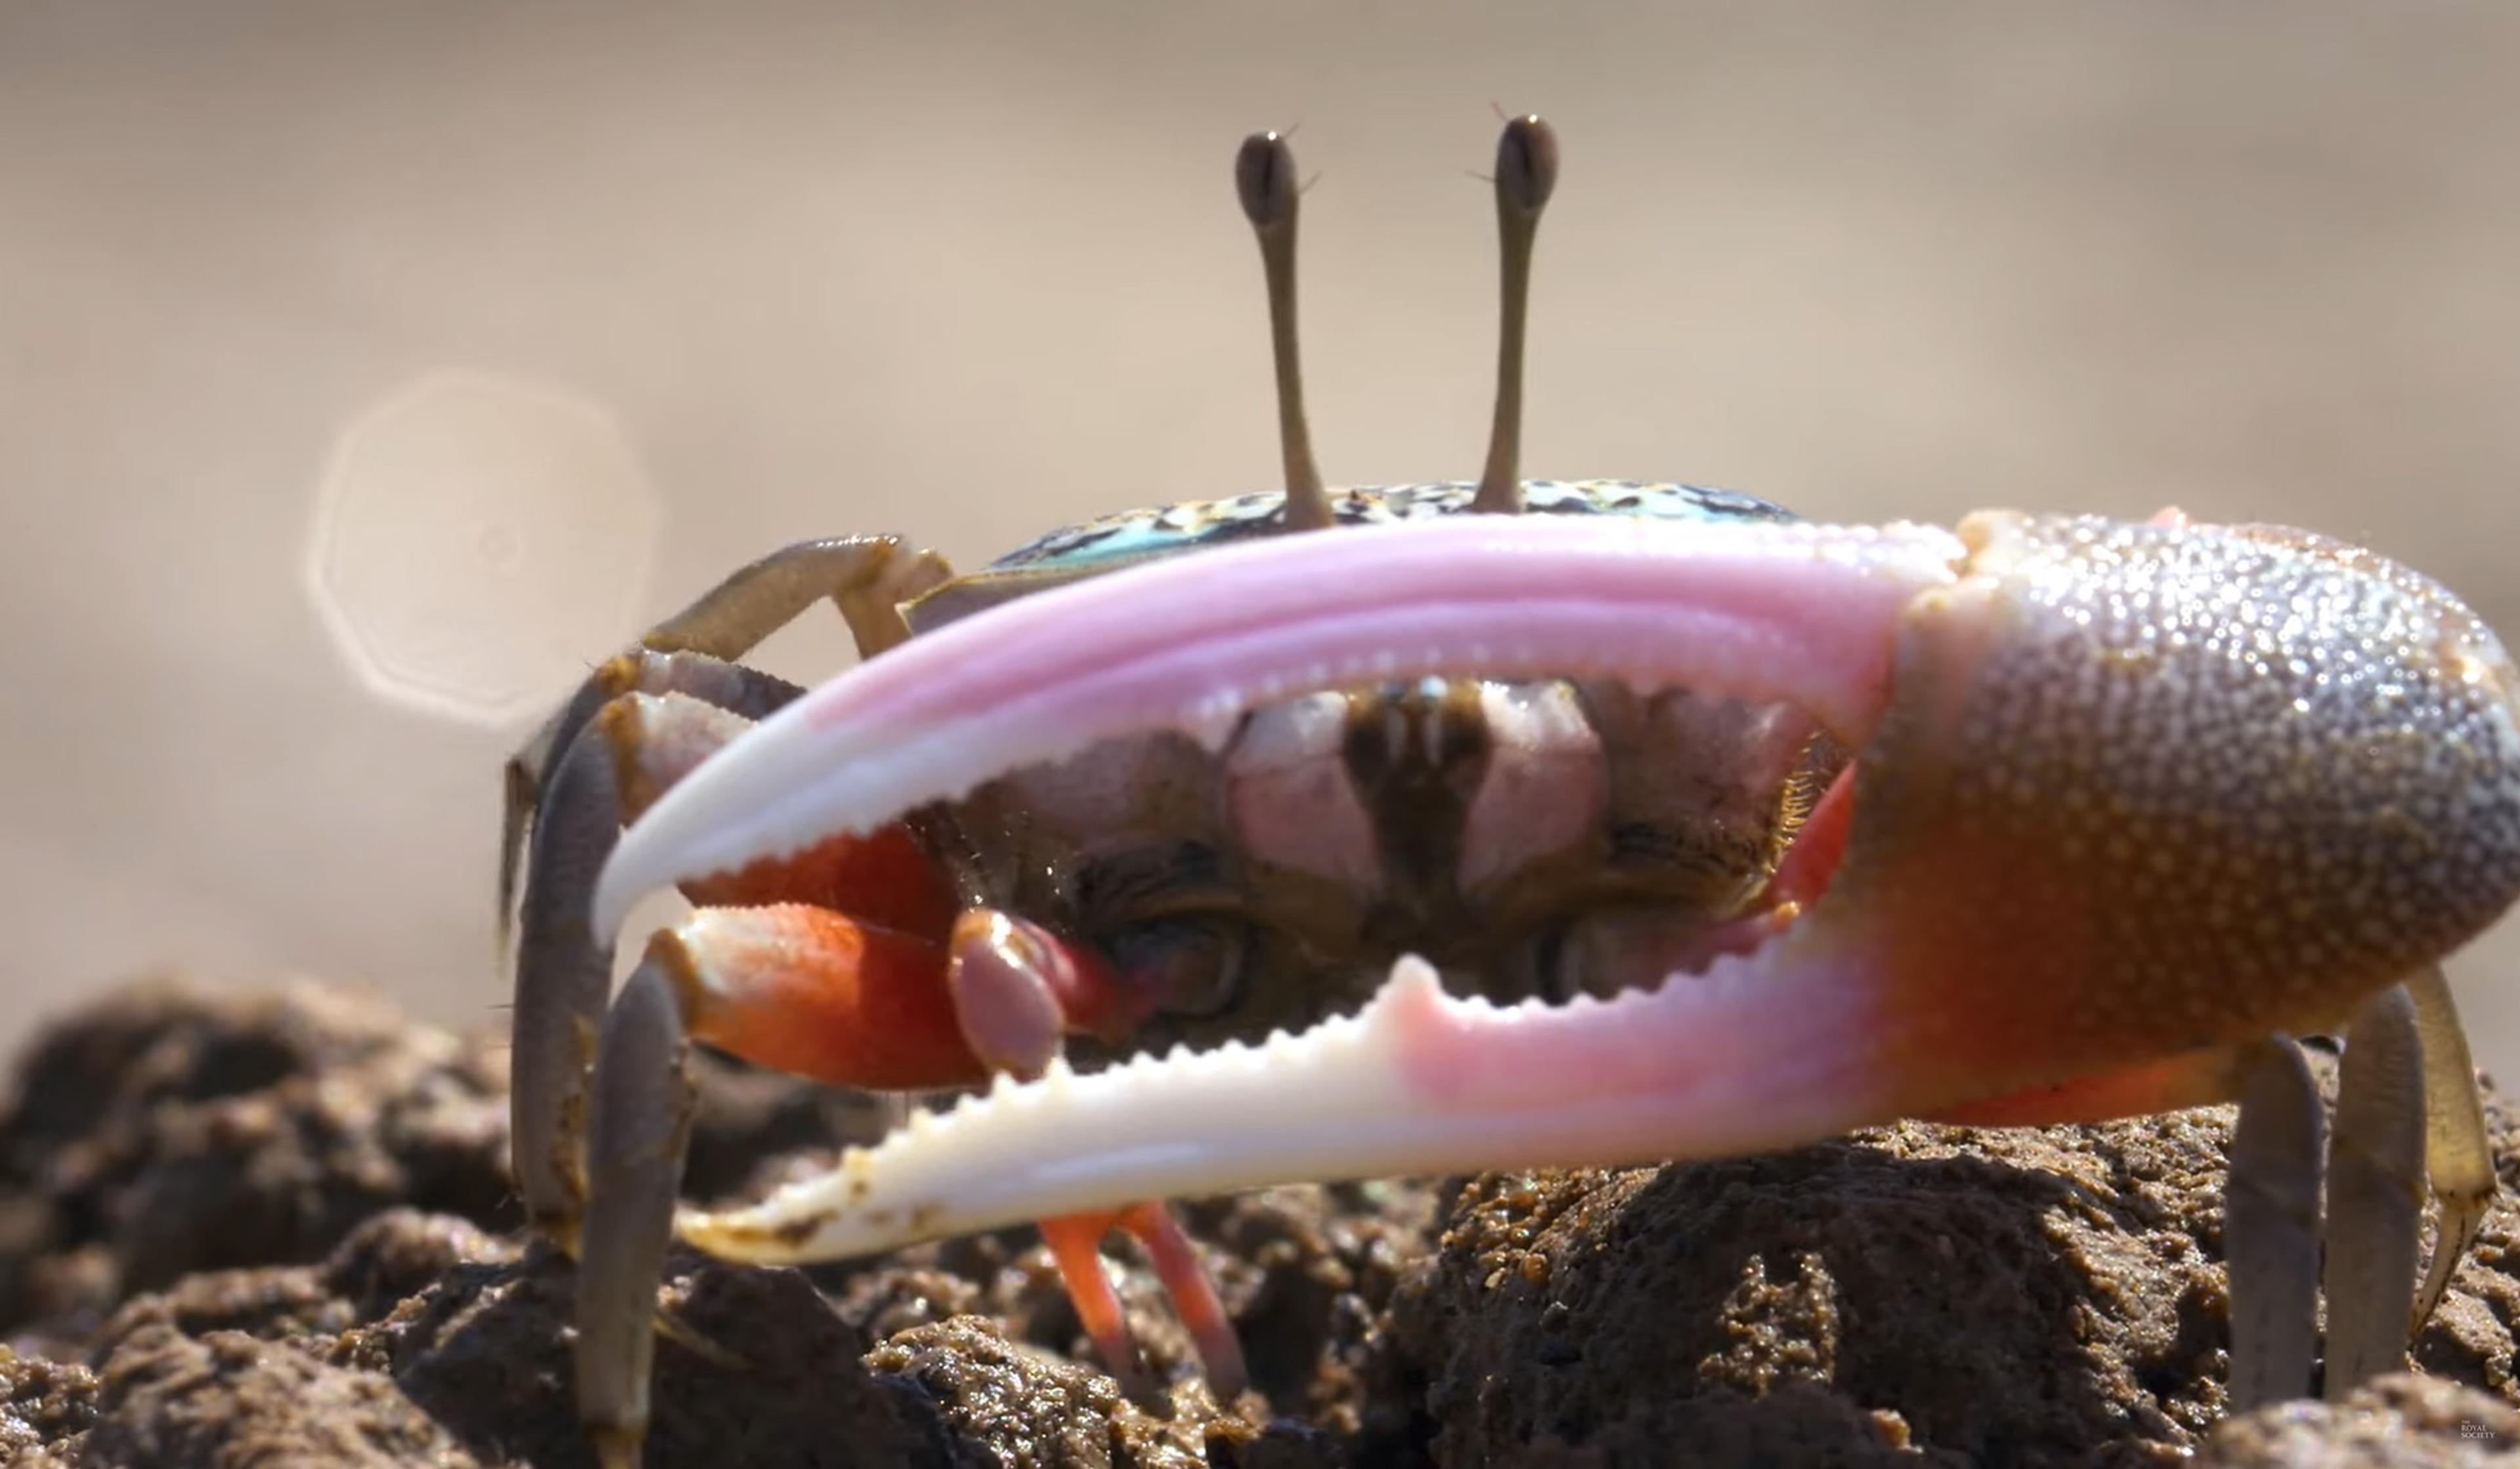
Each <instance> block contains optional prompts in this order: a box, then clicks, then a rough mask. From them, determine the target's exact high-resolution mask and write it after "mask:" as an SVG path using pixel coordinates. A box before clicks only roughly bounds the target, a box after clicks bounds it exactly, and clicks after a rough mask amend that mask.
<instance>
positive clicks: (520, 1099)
mask: <svg viewBox="0 0 2520 1469" xmlns="http://www.w3.org/2000/svg"><path fill="white" fill-rule="evenodd" d="M950 574H951V572H950V568H948V567H947V566H946V564H945V562H944V561H943V560H942V559H941V558H939V557H938V556H935V555H934V554H933V553H930V552H921V551H916V550H914V549H913V548H912V547H910V545H909V544H908V543H907V542H905V541H903V540H902V539H901V538H899V537H897V536H863V537H848V538H841V539H833V540H823V541H805V542H799V543H797V544H796V545H793V546H789V547H787V548H786V549H784V550H781V551H777V552H774V553H772V554H771V555H769V556H763V557H762V558H761V559H759V560H757V561H754V562H753V563H752V564H750V565H748V566H745V567H744V568H742V570H740V571H737V572H736V573H735V574H734V575H732V576H729V577H728V578H727V579H726V580H725V581H723V582H721V583H719V584H718V585H717V586H716V587H714V588H711V589H710V590H709V591H708V592H707V593H705V594H704V595H702V596H701V597H700V598H699V600H697V601H695V602H693V603H692V604H691V605H690V606H688V607H686V608H684V609H683V610H682V611H681V612H678V613H676V614H675V615H674V616H672V617H669V618H667V619H665V620H664V621H663V622H660V623H658V624H657V625H656V626H655V627H654V628H652V629H651V630H650V631H649V633H648V634H647V636H646V637H645V638H643V639H642V640H641V642H640V645H638V646H637V647H634V648H632V649H630V650H629V651H628V652H625V653H623V654H622V655H620V656H619V657H616V658H613V659H611V660H610V661H608V662H607V663H606V664H605V665H604V666H603V667H601V668H599V669H598V670H596V672H595V673H594V675H593V676H591V677H590V678H588V680H587V681H586V682H585V684H583V685H581V686H580V687H579V689H578V690H577V692H576V694H575V695H574V696H572V697H571V698H570V699H569V701H568V702H567V703H566V704H565V705H563V706H562V709H561V710H560V712H559V713H558V714H557V715H555V716H554V717H553V719H552V721H551V722H550V723H549V724H548V725H546V726H545V727H544V728H543V729H542V731H541V732H540V733H539V734H536V735H535V737H534V739H533V740H532V741H531V742H530V743H528V744H527V745H526V747H525V748H524V749H523V750H522V751H520V752H519V753H518V754H517V757H516V758H515V759H513V760H511V761H509V762H508V768H507V800H506V814H505V818H504V821H503V823H502V832H501V841H500V853H499V925H500V933H499V941H500V947H501V949H502V950H505V948H506V947H507V938H508V932H507V926H508V922H509V916H510V913H511V910H512V907H513V900H514V898H515V895H516V891H517V881H518V878H519V876H523V877H524V878H525V894H524V903H523V906H522V909H521V911H519V912H518V913H517V921H518V925H519V927H520V928H521V930H522V933H521V936H520V942H519V946H518V950H517V974H516V1018H515V1023H514V1035H515V1060H514V1062H513V1063H512V1068H511V1069H512V1072H513V1075H514V1078H515V1082H514V1089H515V1094H514V1098H513V1100H512V1102H511V1119H510V1120H511V1123H512V1127H511V1132H512V1133H513V1135H514V1138H513V1142H512V1144H511V1146H512V1148H513V1150H514V1154H515V1166H516V1173H517V1191H518V1192H519V1193H520V1194H522V1195H523V1198H524V1204H525V1212H526V1214H527V1216H528V1217H529V1218H530V1219H532V1220H533V1222H534V1224H535V1226H536V1227H537V1228H539V1229H541V1230H542V1231H543V1232H544V1233H546V1234H547V1235H549V1236H551V1237H552V1238H554V1239H557V1240H559V1241H560V1242H561V1243H562V1246H563V1247H569V1246H571V1245H572V1244H573V1241H574V1238H575V1234H576V1228H577V1219H578V1213H579V1209H580V1207H581V1205H582V1203H583V1199H584V1184H583V1180H582V1173H583V1169H582V1167H581V1165H580V1163H579V1147H578V1144H579V1141H580V1138H579V1136H578V1131H579V1129H580V1128H581V1127H582V1126H583V1121H584V1113H585V1093H586V1077H587V1069H588V1067H589V1066H590V1065H591V1063H592V1061H593V1052H594V1049H595V1032H596V1026H597V1023H598V1020H599V1017H601V1016H602V1014H603V1013H604V1005H605V1001H606V998H607V994H608V992H609V991H610V989H611V982H612V974H611V961H612V952H611V944H610V941H609V936H608V933H607V938H606V940H605V941H603V942H601V943H599V942H597V941H596V940H595V938H594V936H593V935H592V933H591V932H590V931H589V930H588V929H587V926H586V922H585V913H586V909H585V905H586V899H587V894H588V892H589V889H590V887H591V885H592V883H593V880H594V876H595V873H596V870H597V869H598V868H600V867H601V865H602V864H603V862H604V860H605V858H606V856H607V854H608V853H609V852H610V851H611V848H612V841H613V836H614V833H615V831H616V830H617V829H618V825H619V823H620V822H621V821H622V820H623V819H624V818H625V817H628V816H630V815H634V814H635V811H634V810H625V809H624V808H625V806H630V805H633V804H634V803H631V802H629V800H628V798H627V797H626V796H625V794H624V791H623V786H622V782H623V780H624V779H634V778H640V771H639V767H640V766H641V764H642V762H645V761H651V760H656V759H659V758H660V757H659V756H657V755H652V754H650V753H647V752H646V751H645V747H644V746H642V745H638V744H625V743H624V742H623V739H622V737H621V735H622V734H623V731H622V729H621V727H620V723H619V721H620V719H621V718H623V717H622V716H615V717H614V718H615V724H614V726H613V728H612V731H611V734H612V737H610V738H604V737H589V734H590V731H591V730H592V729H593V728H594V727H595V726H597V725H598V724H599V723H601V722H602V721H603V720H604V719H605V718H606V716H607V713H609V711H611V710H613V709H615V708H616V707H618V706H619V704H620V701H621V700H622V699H623V698H626V697H634V696H636V695H638V694H641V693H645V694H649V695H688V696H690V697H693V698H697V700H699V701H700V702H703V703H705V704H709V705H714V706H716V707H717V708H719V709H722V710H724V711H726V712H727V713H729V714H731V715H733V716H735V717H736V718H737V719H738V720H739V721H743V722H749V721H750V720H754V719H758V718H760V717H762V716H763V715H766V714H768V713H769V712H771V711H772V710H773V709H776V708H778V707H780V706H781V705H784V704H786V703H787V702H788V701H789V700H790V699H792V698H794V697H795V695H796V693H797V690H796V689H795V688H794V687H793V686H792V685H788V684H786V683H784V682H782V681H781V680H778V679H774V678H771V677H769V676H768V675H766V674H761V673H756V672H754V671H752V670H750V669H747V668H742V667H740V666H738V665H736V664H734V663H733V662H732V661H730V660H732V659H735V658H739V657H742V655H743V654H744V653H746V652H748V651H749V650H750V649H751V648H752V646H753V645H755V644H757V643H759V642H760V641H761V640H762V639H764V638H766V637H768V636H769V635H770V634H771V633H773V632H776V631H777V630H778V629H779V628H781V627H782V626H784V625H786V624H787V623H788V622H790V621H792V620H793V619H794V618H795V617H796V616H797V615H798V614H800V613H802V612H803V611H804V610H805V609H806V608H807V607H809V606H811V605H813V604H814V603H815V602H816V601H822V600H824V599H826V598H828V599H830V601H832V603H833V605H835V606H837V607H838V608H839V611H840V614H841V616H842V617H843V618H844V619H845V620H846V621H847V623H848V625H849V629H850V632H851V634H852V635H853V636H854V637H855V639H856V640H857V645H858V650H859V652H860V654H861V655H863V656H868V657H872V656H874V655H875V654H876V653H877V652H880V651H882V650H884V649H886V648H889V647H891V646H893V645H896V644H898V643H900V642H902V641H903V640H904V639H906V638H907V637H908V636H909V629H908V627H907V626H906V625H905V624H904V622H903V620H902V616H901V612H900V610H899V603H900V602H901V601H903V600H905V599H907V598H910V597H913V596H916V595H917V594H918V593H920V592H922V591H925V590H927V589H928V588H931V587H934V586H935V585H936V584H938V583H939V582H941V581H943V580H945V578H946V577H947V576H949V575H950ZM634 718H635V717H634ZM695 728H706V730H707V733H720V732H717V731H715V730H714V729H713V728H709V727H705V722H697V723H696V724H695ZM700 737H702V738H704V737H705V734H703V735H702V736H700ZM692 743H693V741H692V740H690V739H686V740H683V741H681V744H682V745H684V746H686V747H688V746H689V745H690V744H692ZM679 773H680V772H679V771H674V772H670V773H668V772H662V771H652V772H648V773H647V776H646V779H648V782H649V785H650V788H651V789H653V788H658V787H661V785H663V784H666V783H670V780H671V779H672V776H673V775H677V774H679ZM528 844H530V846H529V845H528ZM528 856H529V858H530V860H528V861H523V862H521V863H520V861H519V859H520V858H523V857H528ZM520 868H521V869H522V870H521V871H520Z"/></svg>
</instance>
